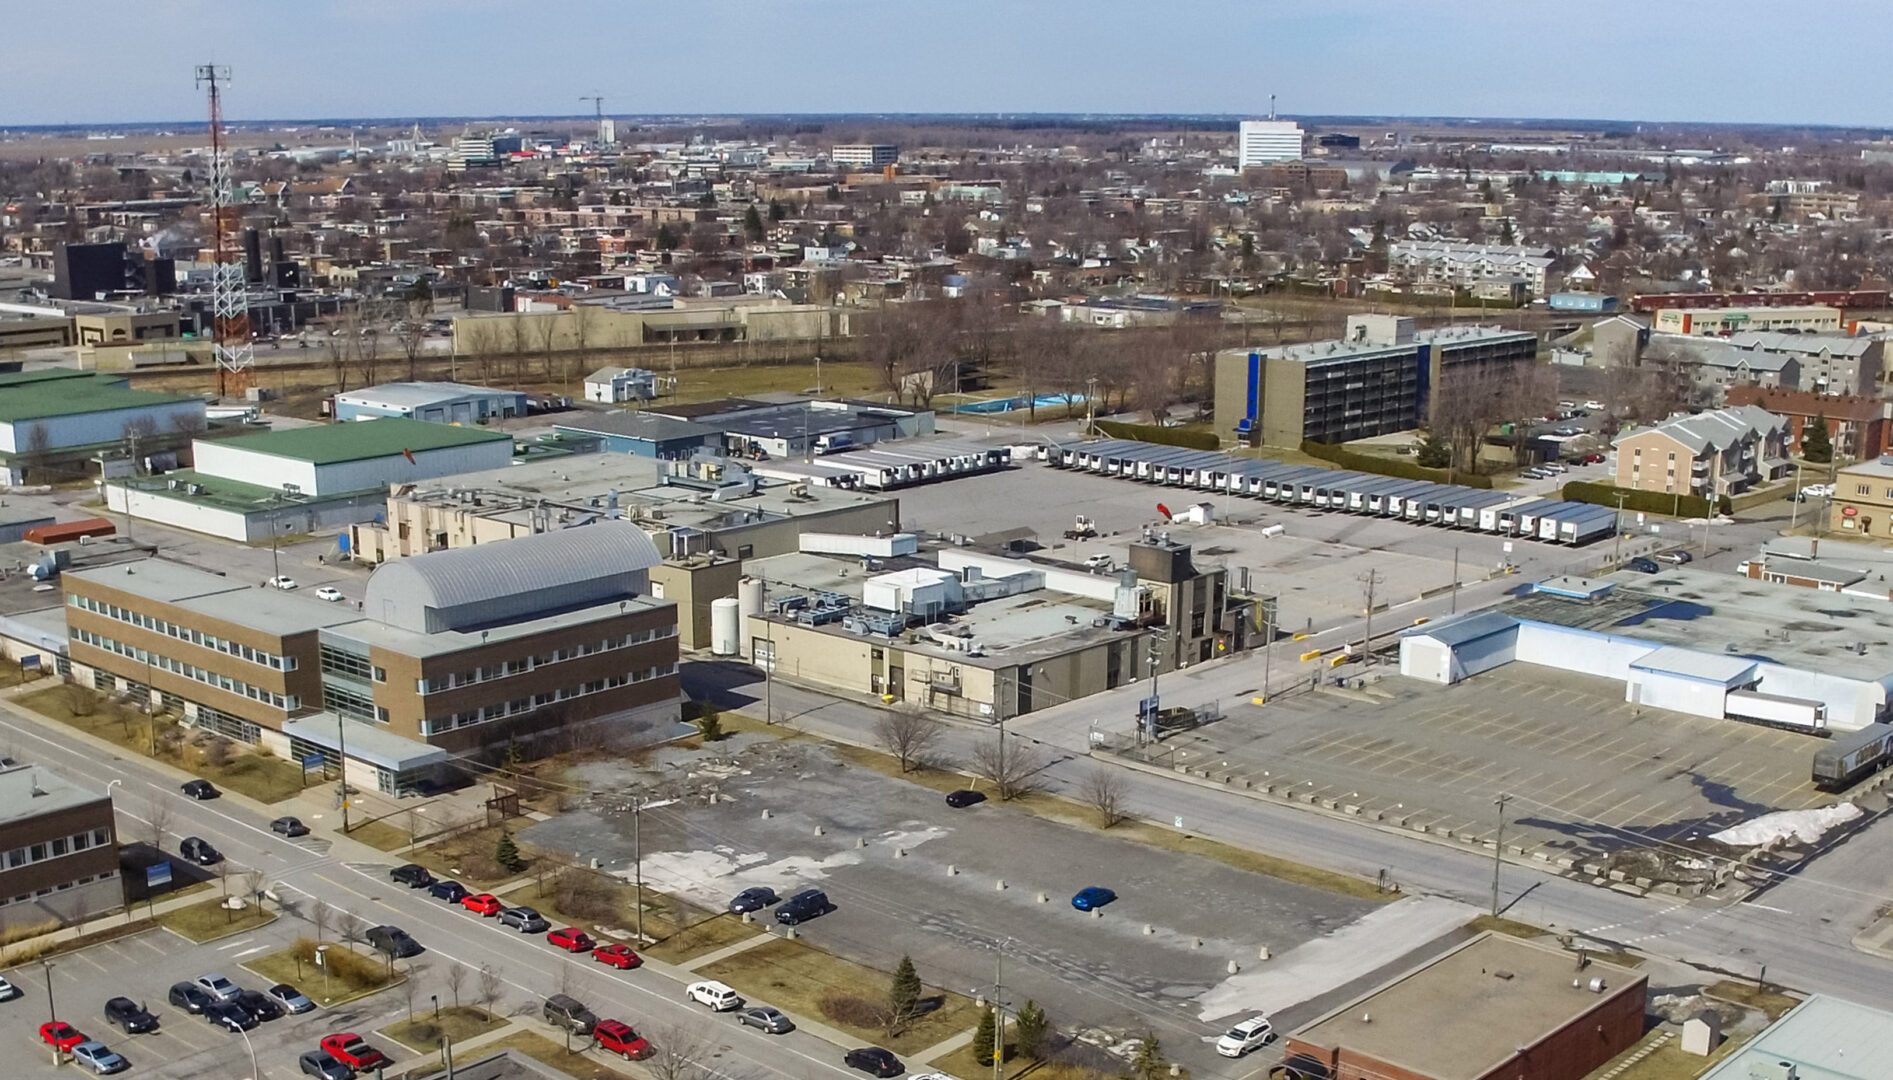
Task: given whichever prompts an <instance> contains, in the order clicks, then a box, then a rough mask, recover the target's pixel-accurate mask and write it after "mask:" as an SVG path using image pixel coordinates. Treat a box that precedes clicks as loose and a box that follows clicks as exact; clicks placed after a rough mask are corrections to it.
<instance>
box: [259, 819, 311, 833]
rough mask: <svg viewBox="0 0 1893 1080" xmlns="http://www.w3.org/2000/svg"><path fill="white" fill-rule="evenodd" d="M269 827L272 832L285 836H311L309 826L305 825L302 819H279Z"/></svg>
mask: <svg viewBox="0 0 1893 1080" xmlns="http://www.w3.org/2000/svg"><path fill="white" fill-rule="evenodd" d="M269 827H270V831H271V832H277V833H281V834H283V835H284V836H308V835H309V826H307V825H304V824H303V823H302V819H301V818H294V817H279V818H277V819H276V820H275V821H272V822H270V823H269Z"/></svg>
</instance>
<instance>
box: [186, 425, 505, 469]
mask: <svg viewBox="0 0 1893 1080" xmlns="http://www.w3.org/2000/svg"><path fill="white" fill-rule="evenodd" d="M512 438H513V437H512V435H511V434H509V433H507V432H504V431H483V430H481V429H479V428H469V427H455V426H453V425H451V424H430V423H427V422H426V421H423V420H409V419H406V418H404V417H399V416H384V417H381V418H379V419H376V420H354V421H350V422H347V423H340V424H321V425H318V426H315V427H304V428H291V429H289V430H287V431H271V432H266V433H264V434H261V435H245V436H243V437H241V438H236V439H225V440H223V441H221V442H219V443H218V444H217V445H219V446H227V447H231V448H232V449H236V450H248V451H250V452H251V453H256V454H271V455H274V456H276V457H286V458H294V459H296V460H297V461H306V462H309V463H310V464H312V465H334V464H337V463H339V462H344V461H363V460H366V459H368V458H378V457H389V456H391V455H393V454H398V453H400V452H401V451H403V450H407V451H411V452H413V453H417V454H418V453H420V452H421V451H423V450H444V449H447V448H449V447H455V446H471V445H473V444H475V443H488V442H498V441H499V440H501V439H505V440H507V441H509V442H510V441H511V440H512Z"/></svg>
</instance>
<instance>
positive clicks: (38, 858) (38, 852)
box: [5, 829, 112, 870]
mask: <svg viewBox="0 0 1893 1080" xmlns="http://www.w3.org/2000/svg"><path fill="white" fill-rule="evenodd" d="M111 842H112V834H111V833H110V831H108V830H106V829H92V830H90V831H89V832H82V833H75V834H73V835H72V836H55V837H53V838H52V839H51V840H42V841H40V842H39V843H37V844H28V845H26V846H25V847H16V848H14V849H13V850H12V851H9V852H7V853H6V858H5V867H6V869H8V870H18V869H19V868H20V867H22V866H31V865H33V864H34V863H42V862H45V861H46V860H47V859H57V858H59V857H60V856H61V855H71V854H72V853H73V852H76V851H85V850H87V849H90V848H95V847H105V846H106V845H108V844H110V843H111Z"/></svg>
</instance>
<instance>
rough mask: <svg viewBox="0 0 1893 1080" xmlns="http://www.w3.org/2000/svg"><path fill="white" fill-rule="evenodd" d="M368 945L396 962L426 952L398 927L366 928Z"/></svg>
mask: <svg viewBox="0 0 1893 1080" xmlns="http://www.w3.org/2000/svg"><path fill="white" fill-rule="evenodd" d="M367 937H368V944H370V945H372V946H374V948H375V951H377V952H383V953H386V954H388V955H389V956H392V957H394V958H395V959H396V960H405V959H407V958H408V957H410V956H419V955H420V954H422V953H424V952H426V951H427V950H426V949H423V948H421V943H420V942H418V941H416V940H414V939H413V938H411V937H409V936H408V932H407V931H406V930H403V929H401V928H400V927H398V926H371V927H369V928H368V934H367Z"/></svg>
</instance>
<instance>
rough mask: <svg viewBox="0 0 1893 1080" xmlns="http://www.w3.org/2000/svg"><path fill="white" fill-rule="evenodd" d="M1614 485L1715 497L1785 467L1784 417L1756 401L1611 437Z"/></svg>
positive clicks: (1779, 472) (1734, 491)
mask: <svg viewBox="0 0 1893 1080" xmlns="http://www.w3.org/2000/svg"><path fill="white" fill-rule="evenodd" d="M1612 445H1613V446H1615V447H1616V448H1617V475H1616V486H1618V487H1620V488H1629V489H1632V490H1635V491H1660V492H1663V493H1664V494H1666V495H1699V496H1702V497H1704V498H1710V499H1713V498H1715V497H1717V496H1720V495H1737V494H1740V493H1741V492H1744V491H1747V490H1748V489H1749V488H1750V487H1753V486H1754V485H1755V484H1758V483H1760V482H1762V481H1764V480H1775V479H1779V478H1780V477H1781V476H1782V475H1783V474H1784V473H1786V472H1787V470H1788V421H1787V420H1785V419H1783V418H1782V417H1779V416H1776V415H1774V414H1773V413H1771V412H1769V411H1768V410H1766V409H1763V408H1759V407H1757V406H1754V405H1738V406H1734V407H1731V408H1727V409H1717V410H1716V411H1714V412H1706V413H1693V414H1684V415H1678V416H1673V417H1671V418H1669V419H1668V420H1665V421H1663V422H1662V423H1660V424H1657V425H1656V426H1654V427H1646V428H1637V429H1636V430H1634V431H1631V432H1629V433H1628V434H1625V435H1620V436H1618V437H1617V440H1616V441H1615V442H1614V443H1612Z"/></svg>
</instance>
